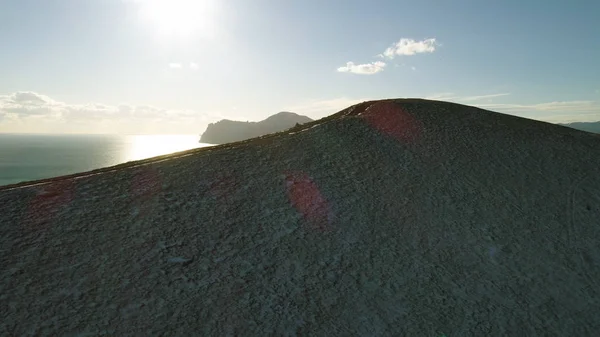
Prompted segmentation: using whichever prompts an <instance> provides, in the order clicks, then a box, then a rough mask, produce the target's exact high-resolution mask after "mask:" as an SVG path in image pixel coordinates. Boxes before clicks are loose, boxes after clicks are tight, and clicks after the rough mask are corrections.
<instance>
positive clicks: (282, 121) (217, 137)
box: [200, 112, 312, 144]
mask: <svg viewBox="0 0 600 337" xmlns="http://www.w3.org/2000/svg"><path fill="white" fill-rule="evenodd" d="M308 122H312V119H310V118H309V117H306V116H302V115H298V114H295V113H293V112H280V113H278V114H275V115H272V116H270V117H268V118H267V119H265V120H262V121H260V122H240V121H231V120H228V119H223V120H220V121H218V122H216V123H210V124H209V125H208V127H207V128H206V131H204V133H203V134H202V136H201V137H200V142H201V143H208V144H225V143H232V142H237V141H242V140H246V139H250V138H255V137H260V136H264V135H267V134H271V133H275V132H279V131H284V130H286V129H289V128H292V127H294V126H296V124H304V123H308Z"/></svg>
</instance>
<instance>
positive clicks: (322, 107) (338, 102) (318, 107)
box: [285, 93, 600, 123]
mask: <svg viewBox="0 0 600 337" xmlns="http://www.w3.org/2000/svg"><path fill="white" fill-rule="evenodd" d="M508 95H510V94H509V93H497V94H489V95H477V96H475V95H474V96H459V95H455V94H453V93H439V94H436V95H431V96H427V97H425V99H432V100H443V101H451V102H457V103H464V104H468V105H473V106H476V107H479V108H482V109H487V110H492V111H498V112H502V113H507V114H511V115H516V116H521V117H526V118H531V119H537V120H541V121H546V122H550V123H568V122H576V121H599V120H600V102H596V101H562V102H548V103H537V104H501V103H498V104H492V103H489V104H479V103H477V102H478V101H481V100H484V99H489V98H495V97H503V96H508ZM384 98H392V97H365V98H360V99H354V98H347V97H341V98H335V99H328V100H315V101H310V102H307V103H304V104H301V105H296V106H288V107H286V109H285V110H286V111H293V112H296V113H298V114H301V115H307V116H309V117H311V118H322V117H325V116H328V115H331V114H333V113H336V112H338V111H341V110H343V109H345V108H347V107H350V106H352V105H355V104H358V103H361V102H364V101H372V100H377V99H384Z"/></svg>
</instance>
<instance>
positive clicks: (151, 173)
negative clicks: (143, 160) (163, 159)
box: [130, 168, 162, 215]
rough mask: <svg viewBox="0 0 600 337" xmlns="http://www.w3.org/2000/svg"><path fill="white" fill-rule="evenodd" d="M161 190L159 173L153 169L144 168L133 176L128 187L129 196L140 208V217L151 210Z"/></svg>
mask: <svg viewBox="0 0 600 337" xmlns="http://www.w3.org/2000/svg"><path fill="white" fill-rule="evenodd" d="M161 190H162V179H161V175H160V172H158V171H157V170H155V169H151V168H145V169H143V170H142V171H139V172H138V173H136V174H135V175H134V176H133V179H132V181H131V185H130V195H131V197H132V198H133V200H134V201H135V202H136V203H137V204H138V205H139V206H140V211H141V213H142V215H146V214H148V213H149V212H150V211H151V210H152V205H153V202H155V201H156V199H154V197H155V196H157V195H158V194H159V193H160V191H161Z"/></svg>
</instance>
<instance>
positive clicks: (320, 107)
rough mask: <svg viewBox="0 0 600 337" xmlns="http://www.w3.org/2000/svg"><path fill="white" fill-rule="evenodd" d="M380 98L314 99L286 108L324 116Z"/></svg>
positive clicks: (296, 111)
mask: <svg viewBox="0 0 600 337" xmlns="http://www.w3.org/2000/svg"><path fill="white" fill-rule="evenodd" d="M383 98H385V97H379V98H372V97H371V98H347V97H339V98H333V99H325V100H313V101H309V102H306V103H303V104H299V105H293V106H288V107H286V108H285V109H284V110H285V111H292V112H295V113H297V114H300V115H306V116H308V117H310V118H313V119H315V118H323V117H325V116H329V115H331V114H334V113H336V112H339V111H341V110H344V109H346V108H348V107H350V106H352V105H355V104H358V103H362V102H365V101H372V100H376V99H383Z"/></svg>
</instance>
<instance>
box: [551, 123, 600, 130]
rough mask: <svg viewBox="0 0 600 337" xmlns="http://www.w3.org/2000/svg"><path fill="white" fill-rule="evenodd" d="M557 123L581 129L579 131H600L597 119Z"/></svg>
mask: <svg viewBox="0 0 600 337" xmlns="http://www.w3.org/2000/svg"><path fill="white" fill-rule="evenodd" d="M559 125H562V126H567V127H570V128H573V129H577V130H581V131H587V132H593V133H600V121H598V122H575V123H567V124H559Z"/></svg>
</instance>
